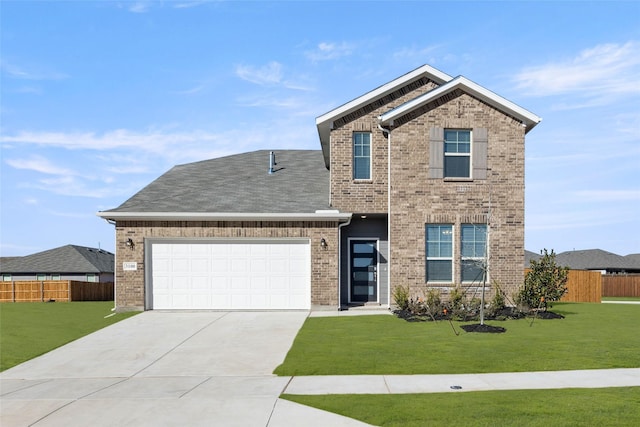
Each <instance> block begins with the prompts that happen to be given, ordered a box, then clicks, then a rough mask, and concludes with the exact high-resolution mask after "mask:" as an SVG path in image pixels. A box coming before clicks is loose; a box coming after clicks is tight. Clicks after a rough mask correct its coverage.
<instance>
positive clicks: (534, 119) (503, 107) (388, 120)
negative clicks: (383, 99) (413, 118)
mask: <svg viewBox="0 0 640 427" xmlns="http://www.w3.org/2000/svg"><path fill="white" fill-rule="evenodd" d="M455 90H462V91H463V92H465V93H468V94H469V95H471V96H473V97H475V98H477V99H479V100H481V101H483V102H485V103H487V104H489V105H491V106H492V107H494V108H496V109H497V110H499V111H502V112H503V113H505V114H507V115H509V116H511V117H513V118H515V119H516V120H518V121H520V122H522V124H523V125H524V126H525V127H526V129H525V133H526V132H529V131H530V130H531V129H533V128H534V127H535V126H536V125H537V124H538V123H540V121H541V120H542V119H541V118H540V117H538V116H536V115H535V114H533V113H532V112H530V111H528V110H525V109H524V108H522V107H520V106H518V105H516V104H514V103H513V102H511V101H509V100H507V99H505V98H503V97H501V96H500V95H498V94H496V93H494V92H491V91H490V90H489V89H486V88H484V87H482V86H480V85H479V84H477V83H474V82H472V81H471V80H469V79H467V78H466V77H463V76H458V77H456V78H455V79H452V80H450V81H448V82H446V83H445V84H443V85H441V86H439V87H437V88H435V89H433V90H431V91H429V92H427V93H425V94H423V95H420V96H418V97H416V98H414V99H412V100H411V101H408V102H405V103H404V104H402V105H400V106H398V107H396V108H394V109H393V110H390V111H388V112H386V113H384V114H382V115H380V116H379V117H378V118H379V120H380V124H381V125H383V126H384V125H390V124H393V121H394V120H395V119H398V118H400V117H402V116H404V115H406V114H409V113H411V112H412V111H414V110H416V109H418V108H420V107H422V106H423V105H425V104H428V103H429V102H432V101H434V100H436V99H438V98H440V97H442V96H445V95H448V94H449V93H451V92H453V91H455Z"/></svg>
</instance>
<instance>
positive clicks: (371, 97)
mask: <svg viewBox="0 0 640 427" xmlns="http://www.w3.org/2000/svg"><path fill="white" fill-rule="evenodd" d="M423 78H428V79H429V80H431V81H433V82H435V83H436V84H439V85H441V84H443V83H446V82H448V81H450V80H451V79H452V77H451V76H450V75H448V74H446V73H443V72H442V71H440V70H437V69H435V68H433V67H431V66H429V65H423V66H421V67H419V68H416V69H415V70H413V71H411V72H409V73H407V74H405V75H403V76H400V77H398V78H397V79H394V80H392V81H390V82H389V83H386V84H384V85H382V86H380V87H378V88H376V89H374V90H372V91H370V92H367V93H365V94H364V95H362V96H359V97H357V98H355V99H354V100H352V101H349V102H347V103H346V104H343V105H341V106H340V107H338V108H335V109H333V110H331V111H329V112H327V113H325V114H323V115H321V116H319V117H318V118H316V127H317V128H318V134H319V136H320V145H321V146H322V151H323V153H324V160H325V164H326V165H327V167H329V153H330V146H329V134H330V133H331V129H332V125H333V122H334V121H335V120H337V119H338V118H340V117H343V116H345V115H347V114H350V113H352V112H354V111H356V110H358V109H360V108H362V107H363V106H366V105H368V104H371V103H373V102H375V101H377V100H380V99H382V98H384V97H385V96H387V95H389V94H391V93H393V92H394V91H397V90H398V89H400V88H402V87H405V86H407V85H410V84H411V83H413V82H416V81H418V80H420V79H423Z"/></svg>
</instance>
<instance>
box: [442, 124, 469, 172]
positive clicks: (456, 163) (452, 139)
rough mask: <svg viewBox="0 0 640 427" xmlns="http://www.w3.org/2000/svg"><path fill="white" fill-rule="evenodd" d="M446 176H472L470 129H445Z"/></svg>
mask: <svg viewBox="0 0 640 427" xmlns="http://www.w3.org/2000/svg"><path fill="white" fill-rule="evenodd" d="M444 177H445V178H471V131H470V130H452V129H445V130H444Z"/></svg>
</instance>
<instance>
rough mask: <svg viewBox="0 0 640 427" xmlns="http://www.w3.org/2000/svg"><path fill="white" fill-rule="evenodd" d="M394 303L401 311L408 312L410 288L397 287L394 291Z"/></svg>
mask: <svg viewBox="0 0 640 427" xmlns="http://www.w3.org/2000/svg"><path fill="white" fill-rule="evenodd" d="M393 302H394V303H395V304H396V307H398V309H399V310H407V309H408V308H409V287H408V286H396V287H395V288H394V289H393Z"/></svg>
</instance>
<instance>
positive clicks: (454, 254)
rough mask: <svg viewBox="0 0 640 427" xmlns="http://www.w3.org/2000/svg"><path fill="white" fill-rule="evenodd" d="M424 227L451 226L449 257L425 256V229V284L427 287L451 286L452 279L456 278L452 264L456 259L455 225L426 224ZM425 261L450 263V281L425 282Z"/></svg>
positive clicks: (453, 281) (454, 266)
mask: <svg viewBox="0 0 640 427" xmlns="http://www.w3.org/2000/svg"><path fill="white" fill-rule="evenodd" d="M426 225H440V226H442V225H450V226H451V236H452V237H451V257H428V256H427V243H428V240H427V232H426V231H427V230H426V227H425V254H424V255H425V257H424V260H425V283H426V284H428V285H451V284H452V283H455V282H456V281H455V280H454V277H456V263H455V262H453V261H454V260H455V259H456V249H457V248H456V238H455V236H456V225H455V224H447V223H442V224H438V223H427V224H426ZM427 261H451V280H448V281H447V280H427V277H426V276H427Z"/></svg>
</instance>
